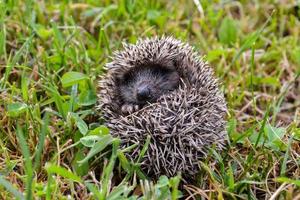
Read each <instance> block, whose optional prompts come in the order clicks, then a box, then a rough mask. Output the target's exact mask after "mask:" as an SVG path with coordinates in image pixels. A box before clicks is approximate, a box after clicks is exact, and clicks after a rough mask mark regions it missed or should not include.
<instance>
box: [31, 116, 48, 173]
mask: <svg viewBox="0 0 300 200" xmlns="http://www.w3.org/2000/svg"><path fill="white" fill-rule="evenodd" d="M48 124H49V113H48V112H46V113H45V117H44V119H43V124H42V129H41V133H40V135H39V143H38V146H37V150H36V154H35V159H34V169H35V170H37V169H38V168H39V167H40V161H41V156H42V153H43V148H44V144H45V139H46V134H47V129H48Z"/></svg>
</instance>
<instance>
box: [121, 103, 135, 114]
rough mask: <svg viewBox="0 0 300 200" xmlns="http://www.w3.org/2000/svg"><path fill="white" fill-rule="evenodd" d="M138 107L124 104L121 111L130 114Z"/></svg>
mask: <svg viewBox="0 0 300 200" xmlns="http://www.w3.org/2000/svg"><path fill="white" fill-rule="evenodd" d="M138 109H139V105H133V104H125V105H123V106H122V108H121V111H122V113H124V114H131V113H133V112H136V111H137V110H138Z"/></svg>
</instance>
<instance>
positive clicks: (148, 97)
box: [118, 65, 180, 113]
mask: <svg viewBox="0 0 300 200" xmlns="http://www.w3.org/2000/svg"><path fill="white" fill-rule="evenodd" d="M179 82H180V76H179V74H178V72H177V71H176V70H175V69H173V68H166V67H161V66H157V65H153V66H142V67H137V68H134V69H132V70H130V71H128V72H127V73H125V74H124V76H123V77H122V78H121V80H120V81H119V84H118V86H119V90H120V95H121V98H122V100H123V106H122V112H123V113H131V112H133V111H136V110H138V109H140V108H141V107H142V106H143V105H145V104H146V103H147V102H149V103H153V102H155V101H156V100H157V99H158V98H159V97H160V96H162V95H163V94H166V93H168V92H170V91H172V90H174V89H176V88H178V86H179Z"/></svg>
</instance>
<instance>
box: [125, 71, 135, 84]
mask: <svg viewBox="0 0 300 200" xmlns="http://www.w3.org/2000/svg"><path fill="white" fill-rule="evenodd" d="M133 77H134V75H133V74H132V72H127V73H125V74H124V75H123V77H122V82H123V83H130V82H131V81H132V80H133Z"/></svg>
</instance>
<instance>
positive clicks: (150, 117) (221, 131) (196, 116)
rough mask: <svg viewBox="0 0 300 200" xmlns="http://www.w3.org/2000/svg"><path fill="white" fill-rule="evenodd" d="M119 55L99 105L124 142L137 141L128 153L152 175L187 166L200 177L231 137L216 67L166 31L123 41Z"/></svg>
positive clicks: (186, 173) (102, 83)
mask: <svg viewBox="0 0 300 200" xmlns="http://www.w3.org/2000/svg"><path fill="white" fill-rule="evenodd" d="M111 59H112V61H111V62H109V63H107V64H106V68H107V73H106V74H105V75H104V76H103V77H101V78H100V80H99V84H98V86H99V87H98V99H99V101H98V102H99V103H98V106H97V110H98V111H99V112H100V113H101V116H102V117H103V118H104V121H105V124H106V126H108V127H109V129H110V132H111V134H112V135H113V136H115V137H118V138H120V140H121V148H122V149H125V148H127V147H130V146H132V145H135V146H136V147H135V148H134V150H132V151H130V152H126V156H127V158H128V159H129V160H130V161H131V162H133V163H134V162H137V160H139V161H140V163H139V164H140V168H141V170H142V171H143V172H144V173H145V174H147V175H148V177H150V178H152V179H158V177H159V176H161V175H166V176H168V177H172V176H175V175H177V174H178V173H181V174H182V178H183V179H184V180H195V177H196V175H197V173H198V172H199V170H200V167H199V163H200V161H201V160H203V159H205V157H206V156H207V154H208V152H209V149H210V148H214V149H216V150H217V151H222V150H223V149H224V148H225V145H226V142H227V132H226V113H227V106H226V101H225V98H224V95H223V93H222V92H221V91H220V89H219V87H220V83H219V81H218V79H217V78H215V76H214V72H213V70H212V68H211V67H210V66H209V64H208V63H207V62H206V61H205V60H204V59H203V57H201V56H199V54H198V53H197V52H196V51H195V50H194V48H193V47H192V46H190V45H189V44H186V43H184V42H182V41H180V40H177V39H175V38H173V37H166V36H162V37H153V38H146V39H139V40H138V41H137V43H136V44H126V43H123V50H120V51H116V52H115V53H114V54H113V56H112V58H111ZM158 86H159V87H158ZM147 138H150V142H149V144H148V146H147V150H146V152H145V154H144V156H143V157H142V158H139V157H140V154H141V151H142V149H143V147H144V146H145V142H146V141H147Z"/></svg>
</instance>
